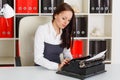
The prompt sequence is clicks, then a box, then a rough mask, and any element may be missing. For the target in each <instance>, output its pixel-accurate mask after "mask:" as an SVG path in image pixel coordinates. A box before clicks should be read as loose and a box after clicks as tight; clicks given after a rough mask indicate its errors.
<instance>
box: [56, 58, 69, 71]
mask: <svg viewBox="0 0 120 80" xmlns="http://www.w3.org/2000/svg"><path fill="white" fill-rule="evenodd" d="M69 61H70V59H69V58H65V59H64V60H63V61H62V62H61V64H59V65H58V70H61V68H62V67H63V66H64V65H65V64H68V63H69Z"/></svg>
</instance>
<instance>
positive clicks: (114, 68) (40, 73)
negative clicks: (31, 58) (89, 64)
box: [0, 64, 120, 80]
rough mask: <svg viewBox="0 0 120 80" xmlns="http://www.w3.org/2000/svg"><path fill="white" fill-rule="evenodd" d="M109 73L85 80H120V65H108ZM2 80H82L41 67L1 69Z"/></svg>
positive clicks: (0, 79) (0, 76)
mask: <svg viewBox="0 0 120 80" xmlns="http://www.w3.org/2000/svg"><path fill="white" fill-rule="evenodd" d="M106 70H107V72H105V73H102V74H99V75H96V76H92V77H89V78H86V79H85V80H119V78H120V75H119V74H120V65H110V64H106ZM0 80H80V79H77V78H72V77H68V76H64V75H60V74H56V71H51V70H47V69H45V68H42V67H39V66H31V67H1V68H0Z"/></svg>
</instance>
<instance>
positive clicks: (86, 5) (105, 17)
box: [0, 0, 112, 65]
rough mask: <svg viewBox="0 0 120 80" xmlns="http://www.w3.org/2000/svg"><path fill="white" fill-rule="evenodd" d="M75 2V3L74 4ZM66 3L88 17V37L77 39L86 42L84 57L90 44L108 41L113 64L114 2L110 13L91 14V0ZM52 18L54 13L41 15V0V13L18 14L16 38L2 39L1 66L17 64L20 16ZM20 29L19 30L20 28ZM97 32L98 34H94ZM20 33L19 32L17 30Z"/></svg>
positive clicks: (0, 39) (109, 56) (79, 13)
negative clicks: (18, 21)
mask: <svg viewBox="0 0 120 80" xmlns="http://www.w3.org/2000/svg"><path fill="white" fill-rule="evenodd" d="M73 1H74V2H73ZM64 2H66V3H68V4H70V5H71V6H72V7H73V9H74V10H75V12H76V13H75V15H76V16H78V17H81V16H87V17H88V23H87V25H88V30H87V36H86V37H75V39H77V40H83V41H84V42H85V44H86V45H85V47H84V56H86V55H89V48H90V47H89V43H90V41H91V40H106V41H107V49H108V55H107V59H106V62H109V63H110V62H111V54H112V45H111V44H112V0H110V2H111V5H110V6H111V12H110V13H90V0H64ZM14 9H15V10H16V0H14ZM32 15H36V16H51V15H52V13H41V0H39V12H38V13H35V14H31V13H16V15H15V16H14V37H13V38H0V65H6V64H13V65H16V64H15V57H16V52H17V51H16V48H17V47H16V41H17V40H19V37H16V34H18V33H16V25H17V24H16V19H17V17H19V16H32ZM18 29H19V28H18ZM94 30H96V31H97V32H98V33H97V32H96V34H94ZM17 31H18V30H17Z"/></svg>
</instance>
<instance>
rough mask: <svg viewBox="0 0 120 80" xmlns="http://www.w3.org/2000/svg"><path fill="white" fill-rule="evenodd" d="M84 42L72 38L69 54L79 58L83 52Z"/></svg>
mask: <svg viewBox="0 0 120 80" xmlns="http://www.w3.org/2000/svg"><path fill="white" fill-rule="evenodd" d="M83 48H84V42H83V41H82V40H74V41H73V46H72V47H71V54H72V56H73V58H80V57H82V56H83V53H84V49H83Z"/></svg>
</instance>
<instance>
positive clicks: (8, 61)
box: [0, 57, 15, 66]
mask: <svg viewBox="0 0 120 80" xmlns="http://www.w3.org/2000/svg"><path fill="white" fill-rule="evenodd" d="M14 64H15V58H14V57H0V66H1V65H4V66H5V65H6V66H9V65H10V66H11V65H14Z"/></svg>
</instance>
